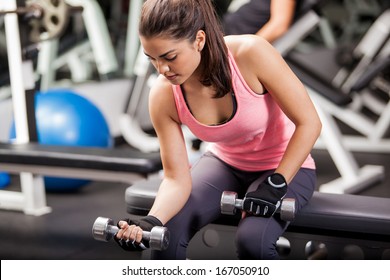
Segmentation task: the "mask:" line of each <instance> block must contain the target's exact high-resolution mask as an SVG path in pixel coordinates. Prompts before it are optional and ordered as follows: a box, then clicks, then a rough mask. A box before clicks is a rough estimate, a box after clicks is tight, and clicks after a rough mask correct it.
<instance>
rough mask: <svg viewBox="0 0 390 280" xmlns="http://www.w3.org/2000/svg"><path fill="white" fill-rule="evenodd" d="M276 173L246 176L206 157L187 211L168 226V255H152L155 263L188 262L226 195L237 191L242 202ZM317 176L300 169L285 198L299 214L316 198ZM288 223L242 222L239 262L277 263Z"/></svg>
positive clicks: (257, 219) (276, 220)
mask: <svg viewBox="0 0 390 280" xmlns="http://www.w3.org/2000/svg"><path fill="white" fill-rule="evenodd" d="M271 173H273V170H268V171H261V172H247V171H242V170H238V169H236V168H234V167H231V166H229V165H228V164H226V163H224V162H222V161H221V160H219V159H218V158H217V157H215V156H214V155H213V154H211V153H206V154H204V155H203V156H202V157H201V159H200V160H199V161H198V162H197V163H196V164H195V165H194V166H193V167H192V169H191V174H192V192H191V195H190V198H189V199H188V201H187V203H186V204H185V206H184V208H183V209H182V210H181V211H180V212H179V213H178V214H177V215H176V216H175V217H173V218H172V219H171V220H170V221H169V222H168V223H167V224H166V226H167V227H168V229H169V231H170V233H171V239H170V243H169V247H168V249H167V250H165V251H152V255H151V257H152V258H153V259H185V258H186V249H187V246H188V243H189V242H190V240H191V238H192V237H193V236H194V235H195V234H196V233H197V232H198V231H199V230H200V229H201V228H202V227H204V226H206V225H207V224H209V223H212V222H213V221H215V220H216V219H217V218H218V217H220V215H221V209H220V200H221V195H222V192H223V191H235V192H237V193H238V196H239V197H240V198H241V197H243V196H244V195H245V193H246V192H247V191H248V190H254V189H256V187H257V186H258V185H259V184H260V183H261V182H262V181H263V180H264V178H265V177H266V176H267V175H269V174H271ZM315 185H316V172H315V170H313V169H306V168H301V169H300V170H299V171H298V173H297V174H296V176H295V177H294V179H293V180H292V182H290V184H289V187H288V192H287V195H286V197H291V198H295V200H296V208H297V210H299V209H301V208H302V207H303V206H304V205H306V203H307V202H308V201H309V199H310V198H311V196H312V195H313V191H314V188H315ZM287 226H288V222H285V221H282V220H280V219H279V218H278V217H277V216H274V217H272V218H262V217H254V216H249V217H247V218H245V219H243V220H241V221H240V223H239V225H238V229H237V234H236V247H237V254H238V258H240V259H278V258H279V255H278V253H277V251H276V241H277V240H278V238H279V237H280V236H281V235H282V234H283V232H284V231H285V230H286V228H287Z"/></svg>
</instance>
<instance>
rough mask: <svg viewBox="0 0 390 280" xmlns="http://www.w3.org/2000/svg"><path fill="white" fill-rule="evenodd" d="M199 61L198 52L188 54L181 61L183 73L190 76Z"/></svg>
mask: <svg viewBox="0 0 390 280" xmlns="http://www.w3.org/2000/svg"><path fill="white" fill-rule="evenodd" d="M199 63H200V54H199V53H198V52H196V53H191V54H189V55H188V56H187V57H186V59H183V61H181V64H180V65H181V69H182V70H183V74H186V75H188V76H191V75H192V73H194V71H195V70H196V69H197V68H198V66H199Z"/></svg>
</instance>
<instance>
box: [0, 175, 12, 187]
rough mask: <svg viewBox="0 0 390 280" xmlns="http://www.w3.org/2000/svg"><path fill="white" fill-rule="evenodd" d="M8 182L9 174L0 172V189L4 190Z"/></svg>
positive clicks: (9, 180)
mask: <svg viewBox="0 0 390 280" xmlns="http://www.w3.org/2000/svg"><path fill="white" fill-rule="evenodd" d="M10 182H11V179H10V177H9V174H8V173H5V172H1V171H0V189H3V188H6V187H7V186H8V185H9V183H10Z"/></svg>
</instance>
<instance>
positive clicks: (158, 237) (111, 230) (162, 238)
mask: <svg viewBox="0 0 390 280" xmlns="http://www.w3.org/2000/svg"><path fill="white" fill-rule="evenodd" d="M118 231H119V228H118V227H117V226H115V225H114V221H113V220H112V219H110V218H104V217H98V218H97V219H96V220H95V223H94V224H93V226H92V236H93V238H94V239H96V240H100V241H106V242H107V241H109V240H110V239H112V238H113V237H114V236H115V235H116V234H117V233H118ZM169 237H170V234H169V231H168V229H167V228H165V227H158V226H156V227H153V228H152V230H151V231H150V232H149V231H142V239H144V240H147V241H149V245H150V248H152V249H155V250H165V249H166V248H167V247H168V244H169ZM140 246H141V247H142V246H143V244H142V243H141V244H140Z"/></svg>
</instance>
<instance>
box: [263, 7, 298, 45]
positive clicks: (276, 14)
mask: <svg viewBox="0 0 390 280" xmlns="http://www.w3.org/2000/svg"><path fill="white" fill-rule="evenodd" d="M295 2H296V1H295V0H272V1H271V7H270V9H271V15H270V19H269V21H268V22H267V23H266V24H265V25H263V26H262V27H261V29H260V30H259V31H258V32H257V33H256V35H258V36H261V37H263V38H264V39H266V40H267V41H268V42H270V43H272V42H274V41H275V40H276V39H278V38H279V37H280V36H282V35H283V34H284V33H285V32H286V31H287V30H288V29H289V27H290V25H291V23H292V21H293V19H294V13H295V5H296V3H295Z"/></svg>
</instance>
